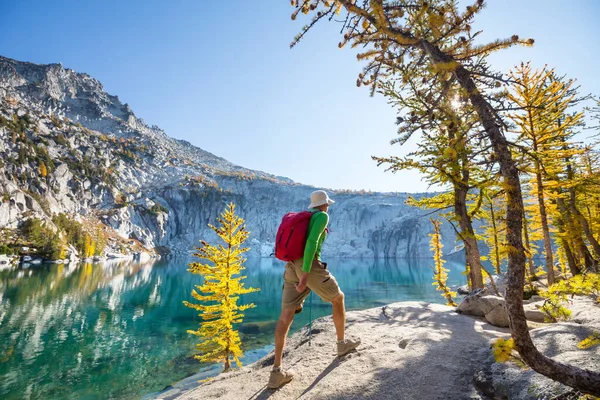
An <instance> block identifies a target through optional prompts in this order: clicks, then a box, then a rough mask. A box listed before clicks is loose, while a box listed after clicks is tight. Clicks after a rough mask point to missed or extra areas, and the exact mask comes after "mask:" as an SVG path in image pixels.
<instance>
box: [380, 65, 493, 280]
mask: <svg viewBox="0 0 600 400" xmlns="http://www.w3.org/2000/svg"><path fill="white" fill-rule="evenodd" d="M420 76H422V78H421V79H420V80H416V79H413V78H412V77H410V76H408V77H407V78H406V79H405V82H402V83H399V82H397V81H396V80H393V79H390V80H388V81H386V82H382V84H381V88H380V89H379V91H380V92H381V93H382V94H383V95H384V96H385V97H387V98H388V99H389V103H390V104H391V105H392V106H393V107H394V108H396V109H399V110H402V111H404V110H410V112H402V111H401V113H402V114H403V115H400V116H398V117H397V125H398V135H399V137H398V138H397V139H394V140H392V142H391V143H392V144H400V145H402V144H404V143H406V142H407V141H408V140H409V139H411V138H413V136H415V135H418V136H419V138H420V139H421V140H419V141H418V142H417V144H416V146H417V149H416V150H415V151H413V152H410V153H409V154H408V155H407V156H405V157H396V156H391V157H373V159H374V160H375V161H377V163H378V165H387V166H388V168H387V170H389V171H392V172H396V171H400V170H403V169H416V170H418V171H419V172H421V173H422V174H423V175H424V176H425V178H426V179H427V180H428V181H429V182H431V183H432V184H437V185H442V186H443V187H448V186H450V187H451V190H452V193H453V196H447V195H446V194H440V195H437V196H435V197H433V198H428V197H423V198H421V199H419V200H415V199H411V204H412V205H414V206H417V207H422V208H429V209H432V208H433V209H435V208H438V209H440V208H443V209H445V208H452V209H453V214H452V215H451V216H450V217H449V218H448V220H449V221H450V222H451V223H452V222H453V221H455V222H457V223H458V225H459V229H457V234H458V236H459V238H460V240H461V241H462V242H463V243H464V247H465V253H466V259H467V265H468V267H469V268H468V269H469V277H470V279H469V283H470V285H471V288H472V289H478V288H483V275H482V270H483V266H482V264H481V256H480V251H479V246H478V244H477V240H476V237H475V231H474V229H473V224H472V215H471V213H469V210H468V206H469V200H468V198H469V192H470V191H472V190H474V189H478V190H480V189H481V187H482V185H485V184H486V183H487V182H488V177H487V176H486V173H485V172H484V171H482V170H481V169H480V168H479V167H478V163H479V162H481V160H478V152H477V151H475V150H474V149H473V146H472V144H474V143H478V142H481V140H478V139H477V138H476V137H475V136H477V134H478V130H477V121H476V120H475V121H474V120H473V115H472V114H473V113H472V110H470V109H469V108H468V107H460V104H458V102H457V101H456V98H454V100H451V99H452V98H453V97H452V96H451V95H448V96H444V95H443V94H444V93H447V94H451V92H452V91H454V92H455V93H456V89H457V88H456V87H452V82H451V81H445V82H441V83H442V85H443V86H440V87H436V86H432V85H430V83H429V82H430V81H433V82H436V80H435V74H430V72H429V71H428V70H427V69H424V70H422V71H421V74H420ZM404 83H405V85H403V84H404ZM401 86H404V87H405V88H406V89H407V90H406V89H405V91H398V90H397V89H396V88H397V87H401ZM415 110H419V111H418V112H417V111H415ZM453 226H454V224H453ZM455 229H456V228H455Z"/></svg>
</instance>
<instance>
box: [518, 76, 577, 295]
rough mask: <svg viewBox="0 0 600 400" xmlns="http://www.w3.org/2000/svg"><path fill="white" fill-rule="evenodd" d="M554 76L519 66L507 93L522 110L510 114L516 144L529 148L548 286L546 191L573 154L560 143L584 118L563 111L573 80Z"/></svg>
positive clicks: (550, 254) (551, 260)
mask: <svg viewBox="0 0 600 400" xmlns="http://www.w3.org/2000/svg"><path fill="white" fill-rule="evenodd" d="M554 76H555V75H554V70H551V69H547V68H543V69H542V70H538V71H532V68H531V66H530V64H521V65H520V66H519V67H517V68H516V69H515V70H514V71H512V72H511V77H512V78H513V80H514V84H513V85H512V86H511V89H512V90H511V91H510V92H509V94H508V98H509V99H510V100H511V101H512V102H513V103H514V104H515V105H516V106H518V107H519V108H520V109H521V110H522V111H518V112H515V113H511V114H509V117H510V118H511V119H512V121H513V122H514V123H515V124H516V127H517V133H518V134H519V137H518V139H517V142H518V143H519V144H521V145H523V147H524V148H528V149H531V152H530V153H529V154H528V157H527V158H528V160H527V163H526V164H525V166H524V170H525V171H527V172H529V173H530V174H531V175H532V176H533V179H532V189H533V190H532V194H533V195H534V196H535V198H536V200H537V204H538V208H537V209H534V210H533V211H536V213H535V214H536V218H535V219H537V220H539V221H540V224H541V228H542V232H543V240H544V254H545V261H546V271H547V276H548V284H553V283H554V282H555V278H554V256H553V252H552V239H551V236H550V222H549V218H550V216H549V212H548V207H549V206H550V205H549V202H548V188H549V187H555V188H556V187H557V185H556V179H558V175H559V174H560V173H561V172H562V171H563V170H564V163H563V162H562V160H563V159H564V158H565V157H568V156H570V155H573V154H574V152H573V151H568V150H565V149H564V147H565V146H563V141H565V140H566V138H567V136H568V135H569V132H571V129H572V128H573V127H575V126H577V125H578V124H579V123H580V121H581V118H582V116H583V114H582V113H576V114H573V115H568V114H567V112H566V111H567V109H568V107H569V105H570V103H571V102H572V101H573V100H574V98H575V94H574V93H573V92H572V90H571V89H572V86H573V81H567V82H564V81H563V80H562V79H553V77H554ZM559 119H562V123H561V124H557V121H558V120H559ZM553 180H554V182H552V181H553ZM563 184H564V181H563V182H562V183H561V184H560V185H563Z"/></svg>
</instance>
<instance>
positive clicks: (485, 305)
mask: <svg viewBox="0 0 600 400" xmlns="http://www.w3.org/2000/svg"><path fill="white" fill-rule="evenodd" d="M486 293H487V289H478V290H475V291H473V292H472V293H471V294H469V295H468V296H467V297H465V298H464V300H463V301H462V302H461V303H460V304H459V305H458V307H457V309H456V311H457V312H459V313H461V314H467V315H475V316H478V317H485V319H486V320H487V321H488V322H489V323H490V324H492V325H494V326H499V327H507V326H508V314H507V312H506V308H505V301H504V298H502V297H499V296H491V295H486Z"/></svg>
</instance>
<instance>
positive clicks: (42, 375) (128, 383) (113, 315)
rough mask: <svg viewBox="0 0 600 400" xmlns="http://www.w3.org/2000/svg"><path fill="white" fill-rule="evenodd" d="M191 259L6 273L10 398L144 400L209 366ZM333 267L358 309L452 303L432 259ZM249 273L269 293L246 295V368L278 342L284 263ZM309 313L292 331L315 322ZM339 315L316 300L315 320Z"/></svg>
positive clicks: (3, 392) (2, 314)
mask: <svg viewBox="0 0 600 400" xmlns="http://www.w3.org/2000/svg"><path fill="white" fill-rule="evenodd" d="M189 261H190V260H177V261H170V262H159V263H156V264H145V265H144V264H138V263H131V262H127V263H105V264H98V265H96V264H94V265H91V264H87V265H69V266H66V265H43V266H40V267H34V268H29V269H16V270H4V271H0V398H1V399H5V400H12V399H29V398H30V399H37V398H43V399H106V398H119V399H122V398H141V397H148V396H150V395H151V394H152V393H156V392H158V391H160V390H162V389H164V388H165V387H167V386H168V385H170V384H173V383H174V382H177V381H180V380H181V379H183V378H185V377H188V376H190V375H193V374H196V373H198V372H199V371H200V370H201V369H206V368H207V366H201V365H200V364H199V363H198V362H197V361H196V360H194V359H193V354H194V343H195V341H196V340H197V338H196V337H194V336H192V335H189V334H187V332H186V331H187V330H188V329H195V328H196V327H197V326H198V323H199V322H200V318H199V317H198V316H197V315H196V314H195V313H196V311H195V310H192V309H189V308H187V307H185V306H183V305H182V301H183V300H190V301H191V300H192V299H191V296H190V292H191V291H192V288H193V287H194V285H196V284H199V283H200V278H199V277H198V276H195V275H192V274H190V273H189V272H187V271H186V265H187V263H188V262H189ZM328 261H329V269H330V270H331V271H332V273H333V274H334V275H335V277H336V279H337V280H338V282H339V284H340V286H341V288H342V290H343V291H344V293H345V295H346V306H347V308H348V309H365V308H370V307H374V306H378V305H383V304H387V303H391V302H394V301H402V300H424V301H430V302H439V303H443V299H442V297H441V296H440V295H439V293H437V292H436V291H435V288H434V287H433V286H432V285H431V282H432V281H431V276H432V272H431V270H430V268H429V260H419V261H413V262H407V261H406V260H385V261H384V260H347V259H330V260H328ZM463 265H464V264H463V262H462V261H456V262H451V261H449V262H448V263H447V264H446V267H447V268H448V269H449V270H450V273H449V284H450V285H459V284H463V283H464V282H465V278H464V276H463V275H461V271H463V270H464V267H463ZM246 267H247V269H246V271H245V272H246V275H247V276H248V278H247V279H246V282H247V285H249V286H252V287H258V288H260V289H261V291H260V292H258V293H252V294H248V295H246V296H243V297H242V301H244V302H254V303H255V304H256V305H257V308H254V309H251V310H248V311H246V317H245V319H244V322H243V323H242V324H240V326H239V329H240V331H241V335H242V340H243V342H244V347H245V350H246V351H247V357H246V360H245V362H252V361H255V360H256V359H257V358H258V357H260V356H262V355H263V354H264V353H265V352H266V351H267V350H269V349H270V346H271V344H272V342H273V330H274V327H275V323H276V319H277V317H278V315H279V311H280V302H281V286H282V282H283V281H282V274H283V263H282V262H280V261H277V260H274V259H250V260H248V261H247V263H246ZM306 306H307V307H306V308H305V311H304V312H303V313H301V314H300V315H299V316H297V318H296V320H295V321H294V324H293V325H292V330H296V329H298V328H300V327H301V326H303V325H305V324H307V323H308V319H309V310H308V303H307V304H306ZM330 313H331V306H330V305H329V304H326V303H323V302H322V301H321V300H320V299H319V298H318V297H316V296H315V297H314V300H313V306H312V316H313V318H318V317H320V316H324V315H327V314H330ZM190 381H191V380H190ZM193 381H196V379H193Z"/></svg>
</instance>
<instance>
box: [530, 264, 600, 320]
mask: <svg viewBox="0 0 600 400" xmlns="http://www.w3.org/2000/svg"><path fill="white" fill-rule="evenodd" d="M540 295H541V296H542V297H544V298H545V299H546V301H545V303H544V305H543V306H542V307H541V308H540V310H541V311H543V312H544V313H545V314H546V315H547V316H548V317H549V319H550V320H552V321H556V320H560V319H568V318H569V317H570V316H571V311H570V310H569V309H567V308H566V307H564V306H563V305H562V303H565V302H567V301H568V299H569V297H572V296H575V295H579V296H592V297H594V298H595V299H596V301H599V302H600V274H592V273H588V274H581V275H575V276H574V277H572V278H570V279H568V280H562V281H558V282H556V283H555V284H553V285H551V286H550V287H549V288H548V290H545V291H541V292H540Z"/></svg>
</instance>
